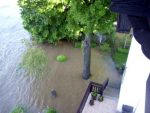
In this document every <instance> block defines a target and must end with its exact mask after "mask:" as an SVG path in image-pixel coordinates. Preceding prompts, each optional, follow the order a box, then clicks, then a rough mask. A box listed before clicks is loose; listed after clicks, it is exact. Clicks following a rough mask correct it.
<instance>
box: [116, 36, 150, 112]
mask: <svg viewBox="0 0 150 113" xmlns="http://www.w3.org/2000/svg"><path fill="white" fill-rule="evenodd" d="M149 73H150V60H149V59H147V58H146V57H145V56H144V54H143V53H142V50H141V46H140V44H139V43H138V42H137V41H136V40H135V39H134V38H133V39H132V43H131V47H130V51H129V55H128V60H127V63H126V70H125V73H124V75H123V79H122V84H121V90H120V96H119V102H118V107H117V111H119V112H121V109H122V105H123V104H126V105H130V106H133V107H134V110H135V113H144V110H145V89H146V80H147V78H148V75H149Z"/></svg>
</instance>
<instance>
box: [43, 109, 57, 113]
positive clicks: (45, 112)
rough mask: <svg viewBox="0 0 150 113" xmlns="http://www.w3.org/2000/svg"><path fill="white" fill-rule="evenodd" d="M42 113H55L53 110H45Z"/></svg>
mask: <svg viewBox="0 0 150 113" xmlns="http://www.w3.org/2000/svg"><path fill="white" fill-rule="evenodd" d="M44 113H57V112H56V110H55V109H51V108H47V109H45V110H44Z"/></svg>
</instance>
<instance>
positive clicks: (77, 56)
mask: <svg viewBox="0 0 150 113" xmlns="http://www.w3.org/2000/svg"><path fill="white" fill-rule="evenodd" d="M16 4H17V3H16V1H15V0H8V1H7V2H6V1H4V0H2V2H1V3H0V113H9V112H10V111H11V110H12V108H13V107H14V106H16V105H21V106H23V107H24V108H25V109H27V113H42V109H44V108H46V107H51V108H55V109H56V110H57V111H58V112H59V113H76V111H77V108H78V106H79V104H80V102H81V99H82V98H83V95H84V93H85V90H86V88H87V86H88V84H89V82H90V81H95V82H98V83H102V82H103V80H105V78H106V77H109V78H110V84H109V86H110V87H113V88H116V89H118V88H119V87H120V82H121V76H119V75H118V73H117V72H116V70H115V66H114V63H113V62H112V59H111V57H110V56H109V55H105V54H103V53H100V52H99V51H98V50H97V49H92V60H91V73H92V76H91V78H90V79H89V80H87V81H85V80H83V79H82V76H81V75H82V61H83V60H82V51H81V49H76V48H73V46H72V45H71V44H69V43H60V44H59V45H58V46H57V47H53V46H50V45H47V44H46V45H41V46H40V47H41V48H43V49H44V50H45V51H46V53H47V55H48V61H49V62H48V71H46V72H45V75H43V77H42V78H40V79H39V78H37V77H35V76H28V75H27V73H26V71H25V70H24V69H22V68H21V67H20V65H19V63H20V62H21V58H22V55H23V53H24V52H25V50H26V47H25V45H24V44H23V43H22V41H21V40H22V39H27V40H30V35H29V34H28V33H27V31H25V30H24V29H23V26H22V21H21V18H20V14H19V8H18V7H17V5H16ZM59 54H65V55H67V56H68V61H67V62H65V63H59V62H57V61H56V60H55V57H56V56H57V55H59ZM52 89H55V90H56V91H57V94H58V97H57V98H52V97H51V96H50V91H51V90H52Z"/></svg>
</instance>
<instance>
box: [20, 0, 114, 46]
mask: <svg viewBox="0 0 150 113" xmlns="http://www.w3.org/2000/svg"><path fill="white" fill-rule="evenodd" d="M18 4H19V6H20V7H21V15H22V18H23V25H24V28H25V29H27V30H28V31H29V32H30V33H31V35H32V36H33V38H34V39H36V40H37V41H38V42H49V43H56V42H58V41H59V40H60V39H67V40H71V41H74V40H78V39H79V38H80V36H81V35H83V34H84V35H85V34H91V33H96V32H100V33H103V34H111V33H112V31H113V22H114V19H115V15H114V14H112V13H111V12H110V10H109V8H108V6H109V4H110V0H19V1H18Z"/></svg>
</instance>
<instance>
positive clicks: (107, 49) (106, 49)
mask: <svg viewBox="0 0 150 113" xmlns="http://www.w3.org/2000/svg"><path fill="white" fill-rule="evenodd" d="M100 50H101V51H103V52H111V48H110V46H109V44H108V43H104V44H102V45H100Z"/></svg>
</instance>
